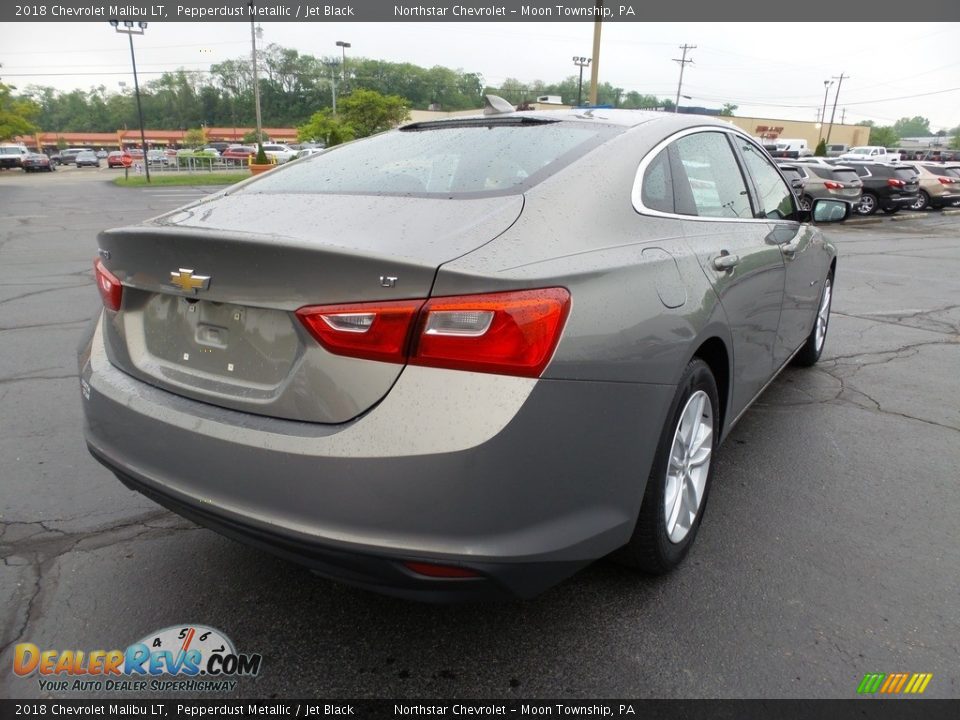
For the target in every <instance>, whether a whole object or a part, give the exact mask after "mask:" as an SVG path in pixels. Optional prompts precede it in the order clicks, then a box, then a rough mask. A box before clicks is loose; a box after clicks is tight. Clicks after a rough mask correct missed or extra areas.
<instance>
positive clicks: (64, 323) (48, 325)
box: [0, 318, 90, 332]
mask: <svg viewBox="0 0 960 720" xmlns="http://www.w3.org/2000/svg"><path fill="white" fill-rule="evenodd" d="M87 322H90V318H84V319H82V320H61V321H59V322H49V323H33V324H32V325H10V326H9V327H0V332H9V331H11V330H34V329H36V328H52V327H70V326H71V325H80V324H82V323H87Z"/></svg>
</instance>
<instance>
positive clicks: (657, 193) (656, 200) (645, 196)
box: [641, 150, 675, 213]
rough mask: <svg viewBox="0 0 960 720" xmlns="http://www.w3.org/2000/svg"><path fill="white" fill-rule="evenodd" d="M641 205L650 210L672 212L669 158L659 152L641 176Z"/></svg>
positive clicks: (662, 151)
mask: <svg viewBox="0 0 960 720" xmlns="http://www.w3.org/2000/svg"><path fill="white" fill-rule="evenodd" d="M641 199H642V200H643V204H644V205H645V206H646V207H648V208H650V209H651V210H659V211H660V212H665V213H672V212H674V209H675V208H674V203H673V181H672V180H671V178H670V158H669V157H667V150H661V151H660V153H659V154H658V155H657V156H656V157H655V158H654V159H653V162H651V163H650V165H649V166H647V169H646V172H644V174H643V186H642V192H641Z"/></svg>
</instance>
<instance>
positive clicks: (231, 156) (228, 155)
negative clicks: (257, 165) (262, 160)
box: [220, 145, 257, 161]
mask: <svg viewBox="0 0 960 720" xmlns="http://www.w3.org/2000/svg"><path fill="white" fill-rule="evenodd" d="M256 154H257V149H256V148H255V147H249V146H247V145H234V146H232V147H228V148H227V149H226V150H224V151H223V152H222V153H220V158H221V159H222V160H227V161H231V160H233V161H236V160H244V161H249V160H250V159H251V158H252V157H253V156H254V155H256Z"/></svg>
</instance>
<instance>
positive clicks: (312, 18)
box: [0, 0, 960, 40]
mask: <svg viewBox="0 0 960 720" xmlns="http://www.w3.org/2000/svg"><path fill="white" fill-rule="evenodd" d="M904 8H905V5H904V3H903V0H870V2H868V3H837V2H835V0H803V2H794V3H791V2H781V3H771V2H769V0H726V2H717V1H716V0H685V2H682V3H670V2H649V0H618V1H615V2H614V1H611V0H563V1H562V2H558V1H557V0H533V1H532V2H531V1H526V2H522V1H521V0H480V1H479V2H477V0H469V1H468V0H464V1H463V2H450V1H444V0H435V1H434V2H430V1H429V0H423V1H422V2H409V1H408V0H357V1H356V2H350V1H345V0H333V1H332V2H329V4H327V3H321V2H312V1H310V0H304V1H297V0H282V1H271V0H256V1H255V2H250V1H249V0H192V1H186V0H184V1H183V2H180V3H174V2H169V1H167V2H163V3H149V4H148V3H147V2H146V1H145V0H144V1H140V0H137V2H133V3H108V2H98V1H97V0H58V1H55V2H50V1H49V0H38V1H36V2H24V3H10V2H6V1H5V2H3V3H0V21H3V22H23V21H30V22H34V21H52V22H64V21H73V22H76V21H79V22H102V21H106V20H111V19H115V20H134V21H138V22H144V21H145V22H151V21H154V22H159V21H168V22H205V21H216V22H223V21H244V20H250V19H251V18H252V19H256V20H259V21H262V22H267V21H270V22H525V21H536V22H584V21H592V20H597V19H601V20H603V21H604V22H674V21H678V22H679V21H692V20H698V21H707V22H724V21H735V22H758V21H763V22H769V21H787V22H801V21H803V22H809V21H820V22H823V23H824V26H823V27H824V32H830V23H834V22H861V23H864V24H865V25H866V27H864V28H863V32H864V33H866V34H869V32H870V29H869V21H871V20H872V21H895V20H900V19H902V18H903V17H904ZM909 16H910V20H911V21H914V22H916V21H935V22H950V21H957V20H960V2H957V0H926V1H925V2H923V3H920V4H919V5H917V4H914V5H911V6H910V8H909ZM958 31H960V28H958ZM850 39H851V40H852V39H853V38H850Z"/></svg>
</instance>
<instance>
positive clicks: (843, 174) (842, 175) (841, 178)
mask: <svg viewBox="0 0 960 720" xmlns="http://www.w3.org/2000/svg"><path fill="white" fill-rule="evenodd" d="M833 179H834V180H836V181H837V182H842V183H848V182H855V181H856V180H859V179H860V176H859V175H857V173H856V171H855V170H834V171H833Z"/></svg>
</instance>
